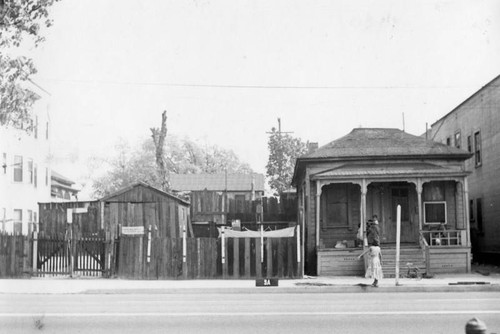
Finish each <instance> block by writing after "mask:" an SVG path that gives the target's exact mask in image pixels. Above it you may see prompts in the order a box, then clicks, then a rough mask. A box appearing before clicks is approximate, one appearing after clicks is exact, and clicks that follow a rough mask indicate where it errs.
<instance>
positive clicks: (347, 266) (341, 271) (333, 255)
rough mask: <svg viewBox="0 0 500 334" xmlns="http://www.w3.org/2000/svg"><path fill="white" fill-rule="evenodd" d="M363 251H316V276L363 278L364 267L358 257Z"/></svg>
mask: <svg viewBox="0 0 500 334" xmlns="http://www.w3.org/2000/svg"><path fill="white" fill-rule="evenodd" d="M362 251H363V250H362V249H361V248H360V249H352V250H341V249H335V250H320V251H318V275H321V276H364V274H365V265H364V262H363V260H362V259H361V260H360V259H358V255H359V254H361V252H362Z"/></svg>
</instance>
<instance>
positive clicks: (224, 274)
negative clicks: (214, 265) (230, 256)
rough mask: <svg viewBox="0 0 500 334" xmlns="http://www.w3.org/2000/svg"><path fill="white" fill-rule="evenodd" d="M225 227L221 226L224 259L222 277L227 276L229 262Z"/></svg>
mask: <svg viewBox="0 0 500 334" xmlns="http://www.w3.org/2000/svg"><path fill="white" fill-rule="evenodd" d="M224 229H225V227H224V226H222V227H221V243H220V244H221V260H222V277H223V278H227V263H226V240H225V237H224Z"/></svg>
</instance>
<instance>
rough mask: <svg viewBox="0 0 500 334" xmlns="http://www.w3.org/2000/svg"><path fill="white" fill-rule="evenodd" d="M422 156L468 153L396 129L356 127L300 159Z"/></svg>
mask: <svg viewBox="0 0 500 334" xmlns="http://www.w3.org/2000/svg"><path fill="white" fill-rule="evenodd" d="M423 156H425V157H429V156H434V157H446V158H457V159H466V158H469V157H470V153H469V152H467V151H464V150H461V149H458V148H456V147H451V146H448V145H445V144H442V143H438V142H435V141H430V140H426V139H425V138H422V137H419V136H414V135H411V134H409V133H406V132H404V131H401V130H399V129H383V128H381V129H380V128H358V129H353V130H352V131H351V132H350V133H349V134H348V135H346V136H344V137H342V138H339V139H337V140H334V141H332V142H330V143H328V144H326V145H324V146H321V147H320V148H318V149H317V150H316V151H314V152H312V153H309V154H306V155H304V156H302V157H300V158H299V159H302V160H304V159H329V158H332V159H338V158H361V159H366V158H373V157H400V158H402V157H423Z"/></svg>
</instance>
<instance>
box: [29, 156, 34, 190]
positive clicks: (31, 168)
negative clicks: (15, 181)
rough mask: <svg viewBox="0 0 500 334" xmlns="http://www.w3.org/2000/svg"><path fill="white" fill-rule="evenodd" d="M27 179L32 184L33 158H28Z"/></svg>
mask: <svg viewBox="0 0 500 334" xmlns="http://www.w3.org/2000/svg"><path fill="white" fill-rule="evenodd" d="M28 180H29V183H30V184H33V181H34V176H33V159H28Z"/></svg>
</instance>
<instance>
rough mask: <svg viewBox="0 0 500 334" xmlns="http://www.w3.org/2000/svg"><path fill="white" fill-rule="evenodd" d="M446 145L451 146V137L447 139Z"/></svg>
mask: <svg viewBox="0 0 500 334" xmlns="http://www.w3.org/2000/svg"><path fill="white" fill-rule="evenodd" d="M446 145H448V146H451V137H448V138H446Z"/></svg>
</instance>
